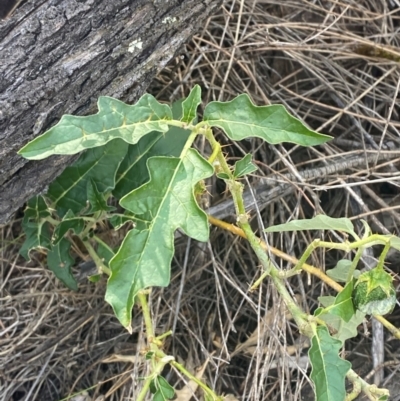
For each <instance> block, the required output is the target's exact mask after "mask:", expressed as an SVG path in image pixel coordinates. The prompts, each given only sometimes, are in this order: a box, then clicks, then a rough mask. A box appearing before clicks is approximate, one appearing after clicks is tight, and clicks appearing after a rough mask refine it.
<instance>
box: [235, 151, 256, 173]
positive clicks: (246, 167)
mask: <svg viewBox="0 0 400 401" xmlns="http://www.w3.org/2000/svg"><path fill="white" fill-rule="evenodd" d="M256 170H258V168H257V166H255V165H254V164H253V163H252V162H251V155H250V154H247V155H246V156H245V157H243V159H241V160H239V161H237V162H236V163H235V169H234V172H233V175H234V176H235V178H240V177H243V176H245V175H247V174H251V173H254V171H256Z"/></svg>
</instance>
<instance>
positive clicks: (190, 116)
mask: <svg viewBox="0 0 400 401" xmlns="http://www.w3.org/2000/svg"><path fill="white" fill-rule="evenodd" d="M200 104H201V88H200V86H199V85H195V86H194V87H193V88H192V90H191V91H190V94H189V96H188V97H187V98H186V99H185V100H184V101H183V102H182V118H181V121H184V122H186V123H188V124H192V123H193V121H194V120H195V119H196V117H197V108H198V107H199V105H200Z"/></svg>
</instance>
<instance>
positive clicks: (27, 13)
mask: <svg viewBox="0 0 400 401" xmlns="http://www.w3.org/2000/svg"><path fill="white" fill-rule="evenodd" d="M221 3H222V0H114V1H109V0H28V1H27V2H22V3H21V5H20V7H19V8H17V10H16V11H15V12H14V14H13V15H12V16H11V17H10V18H7V19H5V20H3V21H2V20H0V186H1V189H0V223H4V222H6V221H7V220H8V219H9V218H10V216H11V215H12V213H13V212H15V211H16V210H17V209H18V208H19V207H20V206H22V205H23V204H24V202H25V201H26V200H28V199H29V198H30V197H31V196H33V195H35V194H38V193H40V192H42V191H44V190H45V188H46V185H47V184H49V183H50V182H51V181H52V180H54V178H55V177H56V176H57V175H58V174H60V173H61V172H62V170H63V169H64V168H65V167H66V166H67V165H68V164H70V163H71V162H72V161H73V160H74V159H75V158H76V157H51V158H48V159H46V160H43V161H34V162H33V161H27V160H25V159H23V158H22V157H20V156H18V155H17V151H18V150H19V149H20V148H21V147H22V146H23V145H24V144H26V143H27V142H28V141H30V140H32V139H33V138H34V137H35V136H37V135H39V134H41V133H43V132H44V131H45V130H47V129H48V128H50V127H51V126H52V125H54V124H55V123H56V122H57V120H58V119H59V118H60V117H61V116H62V115H63V114H75V115H86V114H90V113H93V112H96V101H97V98H98V97H99V96H100V95H107V96H113V97H116V98H118V99H120V100H123V101H125V102H135V101H136V100H137V99H138V98H139V97H140V96H141V95H142V94H143V93H144V92H145V90H146V88H147V87H148V85H149V84H150V82H151V80H152V78H154V76H155V74H156V73H157V72H158V71H159V70H160V69H162V68H163V67H164V66H165V65H166V64H167V63H168V62H169V61H170V60H171V59H172V58H173V57H174V55H175V54H176V53H177V52H178V51H179V49H182V46H183V44H184V43H185V42H186V41H187V40H188V39H189V38H190V37H191V36H192V34H193V33H195V32H196V31H197V30H198V29H199V27H201V26H203V25H204V22H205V19H206V18H207V17H208V16H209V15H212V13H215V12H216V10H217V9H218V8H219V6H220V5H221Z"/></svg>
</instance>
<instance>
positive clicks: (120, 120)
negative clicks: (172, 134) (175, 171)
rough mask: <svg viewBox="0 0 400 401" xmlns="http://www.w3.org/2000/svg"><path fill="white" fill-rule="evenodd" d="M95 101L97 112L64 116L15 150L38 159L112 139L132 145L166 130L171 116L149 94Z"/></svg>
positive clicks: (68, 152) (71, 152) (83, 148)
mask: <svg viewBox="0 0 400 401" xmlns="http://www.w3.org/2000/svg"><path fill="white" fill-rule="evenodd" d="M97 104H98V108H99V112H98V113H97V114H94V115H91V116H85V117H80V116H71V115H64V116H62V118H61V120H60V122H59V123H58V124H57V125H55V126H54V127H52V128H50V129H49V130H48V131H47V132H45V133H44V134H43V135H40V136H38V137H37V138H35V139H34V140H33V141H31V142H29V143H28V144H27V145H25V146H24V147H23V148H22V149H21V150H20V151H19V152H18V153H19V154H20V155H21V156H23V157H25V158H27V159H32V160H39V159H44V158H46V157H48V156H51V155H55V154H58V155H60V154H62V155H73V154H76V153H79V152H81V151H83V150H85V149H89V148H94V147H97V146H103V145H105V144H106V143H108V142H110V141H111V140H112V139H116V138H121V139H123V140H124V141H125V142H127V143H130V144H135V143H137V142H138V141H139V139H140V138H142V137H143V136H145V135H146V134H148V133H150V132H152V131H160V132H167V131H168V124H167V123H166V121H168V120H171V119H172V112H171V109H170V107H169V106H167V105H165V104H161V103H159V102H158V101H157V100H156V99H155V98H154V97H153V96H151V95H149V94H145V95H143V96H142V97H141V98H140V99H139V101H138V102H137V103H136V104H134V105H127V104H125V103H123V102H121V101H119V100H117V99H113V98H111V97H106V96H102V97H99V100H98V102H97Z"/></svg>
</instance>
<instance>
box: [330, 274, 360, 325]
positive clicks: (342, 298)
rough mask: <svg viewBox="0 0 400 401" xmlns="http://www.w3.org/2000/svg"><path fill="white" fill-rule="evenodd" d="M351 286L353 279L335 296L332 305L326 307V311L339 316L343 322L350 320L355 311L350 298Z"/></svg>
mask: <svg viewBox="0 0 400 401" xmlns="http://www.w3.org/2000/svg"><path fill="white" fill-rule="evenodd" d="M353 286H354V283H353V280H351V281H350V282H349V283H347V285H346V286H345V287H344V288H343V290H342V291H340V292H339V294H338V295H337V296H336V298H335V302H334V303H333V305H331V306H328V307H327V308H326V311H329V312H330V313H331V314H333V315H336V316H339V317H341V318H342V319H343V320H344V321H345V322H348V321H350V319H351V318H352V317H353V315H354V314H355V313H356V311H355V308H354V305H353V299H352V292H353Z"/></svg>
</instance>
